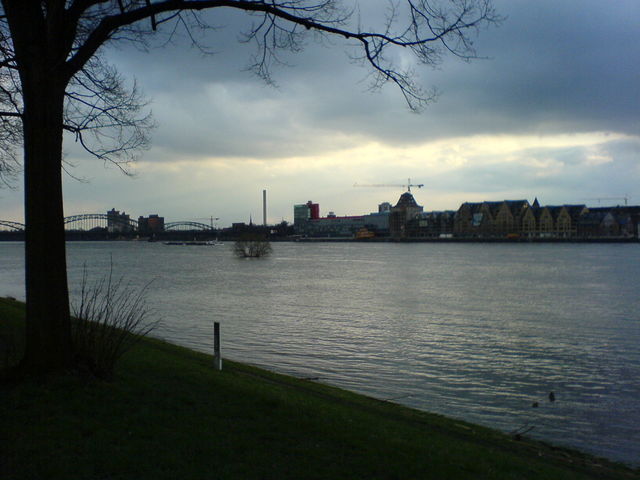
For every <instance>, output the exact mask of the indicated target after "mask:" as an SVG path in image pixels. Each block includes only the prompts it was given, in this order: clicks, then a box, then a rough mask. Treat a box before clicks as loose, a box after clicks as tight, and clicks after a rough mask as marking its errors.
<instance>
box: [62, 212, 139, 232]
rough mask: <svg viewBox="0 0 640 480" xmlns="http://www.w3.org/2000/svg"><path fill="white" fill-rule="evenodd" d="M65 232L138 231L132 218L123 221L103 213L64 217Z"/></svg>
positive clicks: (136, 222) (135, 221)
mask: <svg viewBox="0 0 640 480" xmlns="http://www.w3.org/2000/svg"><path fill="white" fill-rule="evenodd" d="M64 224H65V230H84V231H89V230H92V229H94V228H109V229H113V230H114V231H117V232H132V231H137V230H138V221H137V220H133V219H132V218H129V219H126V220H125V219H123V218H120V217H113V216H109V215H107V214H104V213H83V214H80V215H70V216H68V217H64Z"/></svg>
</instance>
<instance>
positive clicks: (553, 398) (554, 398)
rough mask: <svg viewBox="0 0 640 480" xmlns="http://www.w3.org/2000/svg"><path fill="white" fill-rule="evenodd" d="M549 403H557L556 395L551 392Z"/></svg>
mask: <svg viewBox="0 0 640 480" xmlns="http://www.w3.org/2000/svg"><path fill="white" fill-rule="evenodd" d="M549 401H550V402H555V401H556V394H555V393H553V392H551V393H549Z"/></svg>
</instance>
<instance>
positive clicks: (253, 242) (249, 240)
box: [233, 234, 271, 258]
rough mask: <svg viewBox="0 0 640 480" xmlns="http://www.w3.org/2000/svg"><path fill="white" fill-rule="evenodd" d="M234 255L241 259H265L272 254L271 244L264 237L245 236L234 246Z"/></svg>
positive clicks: (255, 235)
mask: <svg viewBox="0 0 640 480" xmlns="http://www.w3.org/2000/svg"><path fill="white" fill-rule="evenodd" d="M233 253H235V254H236V256H238V257H240V258H258V257H264V256H266V255H269V254H270V253H271V243H270V242H269V240H267V238H266V237H265V236H264V235H257V234H247V235H243V236H242V237H240V239H239V240H236V243H235V244H234V245H233Z"/></svg>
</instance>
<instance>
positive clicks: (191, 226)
mask: <svg viewBox="0 0 640 480" xmlns="http://www.w3.org/2000/svg"><path fill="white" fill-rule="evenodd" d="M64 225H65V230H83V231H89V230H93V229H94V228H110V229H113V230H114V231H117V232H137V231H138V221H137V220H134V219H131V218H130V219H126V220H125V219H122V218H119V217H113V216H111V217H110V216H109V215H107V214H104V213H83V214H80V215H70V216H68V217H64ZM164 228H165V230H169V231H194V230H199V231H210V230H212V228H211V225H207V224H206V223H200V222H189V221H181V222H169V223H166V224H165V225H164ZM7 229H8V230H9V231H23V230H24V229H25V225H24V223H20V222H13V221H10V220H0V230H7Z"/></svg>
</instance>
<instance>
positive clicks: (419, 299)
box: [0, 242, 640, 465]
mask: <svg viewBox="0 0 640 480" xmlns="http://www.w3.org/2000/svg"><path fill="white" fill-rule="evenodd" d="M273 247H274V252H273V255H272V256H271V257H269V258H265V259H257V260H256V259H254V260H240V259H236V258H234V257H233V256H232V253H231V250H230V245H225V246H211V247H201V246H200V247H198V246H193V247H188V246H167V245H162V244H151V243H144V242H113V243H91V242H78V243H70V244H69V246H68V257H69V268H70V279H71V280H70V281H71V284H72V288H74V289H76V290H77V286H78V283H79V281H80V278H81V273H82V265H83V264H85V263H86V265H87V268H88V270H89V271H90V272H91V273H93V274H95V273H98V272H103V271H106V270H108V268H109V264H110V263H111V262H112V263H113V266H114V271H115V273H116V275H120V274H124V275H125V276H126V278H127V280H128V281H130V282H132V284H135V285H143V284H145V283H146V282H148V281H151V280H152V281H153V283H152V285H151V288H150V291H149V295H148V302H149V303H150V304H151V305H152V306H153V309H154V310H155V311H156V312H157V313H158V314H159V315H160V316H161V317H162V318H163V326H162V327H161V328H160V329H159V330H158V331H157V332H156V335H157V336H161V337H163V338H166V339H169V340H171V341H174V342H176V343H180V344H183V345H187V346H190V347H193V348H196V349H199V350H203V351H208V352H210V351H212V349H213V335H212V332H213V322H214V321H219V322H221V324H222V334H223V339H222V346H223V355H224V356H226V357H228V358H231V359H235V360H240V361H244V362H248V363H252V364H257V365H262V366H265V367H267V368H271V369H273V370H277V371H281V372H285V373H289V374H293V375H296V376H300V377H319V379H320V381H323V382H326V383H330V384H333V385H338V386H341V387H345V388H349V389H351V390H355V391H358V392H362V393H366V394H369V395H372V396H375V397H378V398H383V399H394V400H395V401H397V402H400V403H403V404H406V405H409V406H412V407H416V408H420V409H424V410H429V411H433V412H438V413H442V414H445V415H448V416H452V417H458V418H462V419H465V420H469V421H472V422H476V423H481V424H483V425H487V426H491V427H496V428H499V429H502V430H504V431H513V430H515V429H518V428H521V427H524V426H525V425H527V426H533V427H534V429H533V430H532V431H531V432H530V433H529V435H531V436H534V437H537V438H540V439H545V440H548V441H552V442H554V443H557V444H563V445H568V446H573V447H577V448H580V449H583V450H585V451H589V452H592V453H595V454H598V455H602V456H606V457H609V458H612V459H615V460H621V461H624V462H626V463H630V464H633V465H639V464H640V299H639V297H638V292H637V290H638V289H637V286H638V279H640V246H638V245H626V244H624V245H623V244H619V245H602V244H595V245H562V244H540V245H538V244H534V245H525V244H399V245H397V244H353V243H338V244H329V243H322V244H295V243H282V244H274V245H273ZM22 254H23V247H22V244H20V243H0V295H13V296H15V297H18V298H24V287H23V280H22V275H23V273H22V268H23V261H22ZM111 259H112V260H111ZM551 391H553V392H554V393H555V396H556V401H555V402H553V403H552V402H550V401H549V400H548V394H549V392H551ZM536 401H537V402H539V407H538V408H532V403H533V402H536Z"/></svg>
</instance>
